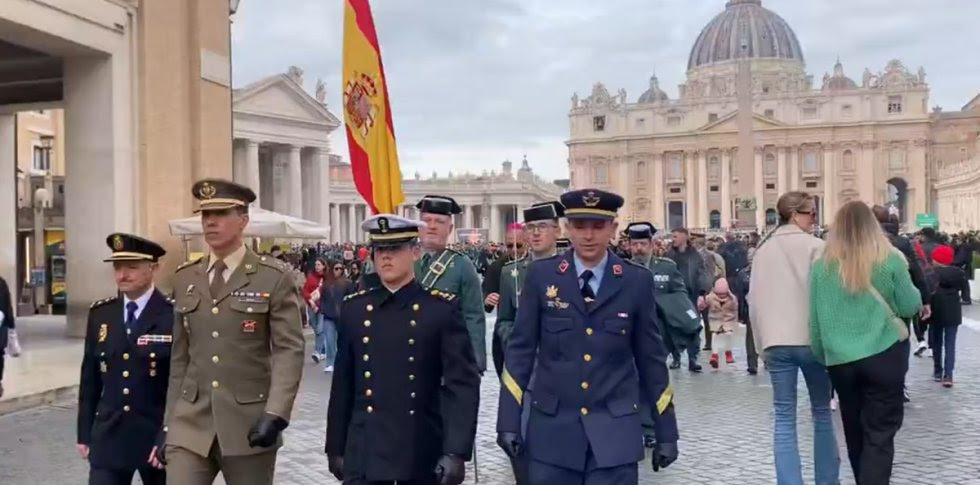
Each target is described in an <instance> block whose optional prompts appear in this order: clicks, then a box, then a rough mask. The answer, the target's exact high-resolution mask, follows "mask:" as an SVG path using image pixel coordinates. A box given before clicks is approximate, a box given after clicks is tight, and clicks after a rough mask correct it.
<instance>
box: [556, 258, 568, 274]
mask: <svg viewBox="0 0 980 485" xmlns="http://www.w3.org/2000/svg"><path fill="white" fill-rule="evenodd" d="M566 271H568V260H567V259H563V260H561V264H559V265H558V272H559V273H564V272H566Z"/></svg>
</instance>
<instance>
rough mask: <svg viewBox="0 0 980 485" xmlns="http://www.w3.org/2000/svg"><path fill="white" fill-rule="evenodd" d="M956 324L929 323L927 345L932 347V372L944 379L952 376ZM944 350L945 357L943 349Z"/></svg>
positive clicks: (954, 363) (954, 359)
mask: <svg viewBox="0 0 980 485" xmlns="http://www.w3.org/2000/svg"><path fill="white" fill-rule="evenodd" d="M958 328H959V327H958V326H955V325H951V326H948V327H941V326H939V325H929V346H930V347H932V363H933V373H934V374H935V375H937V376H939V377H943V378H946V379H952V378H953V367H954V366H955V365H956V330H957V329H958ZM944 350H945V351H946V355H945V357H946V358H945V359H944V358H943V351H944Z"/></svg>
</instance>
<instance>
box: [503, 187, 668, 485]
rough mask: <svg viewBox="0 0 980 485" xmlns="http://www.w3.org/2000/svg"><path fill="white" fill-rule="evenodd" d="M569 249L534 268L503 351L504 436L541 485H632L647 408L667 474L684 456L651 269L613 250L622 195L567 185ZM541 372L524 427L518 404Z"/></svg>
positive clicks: (657, 460) (659, 463) (658, 462)
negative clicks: (647, 407) (648, 405)
mask: <svg viewBox="0 0 980 485" xmlns="http://www.w3.org/2000/svg"><path fill="white" fill-rule="evenodd" d="M561 202H562V204H563V205H564V206H565V218H566V219H567V220H568V223H567V224H566V233H567V234H568V235H569V238H570V239H571V241H572V249H570V250H569V251H568V252H566V253H564V254H562V255H559V256H554V257H551V258H548V259H543V260H540V261H535V262H534V263H532V264H531V265H530V267H529V268H528V274H527V277H526V278H525V280H524V289H523V291H522V292H521V298H520V304H519V305H518V310H517V321H516V323H515V325H514V330H513V333H512V334H511V337H510V342H509V343H508V345H507V350H506V354H505V356H504V366H505V370H504V373H503V375H502V376H501V381H502V383H503V386H502V389H501V392H500V406H499V408H498V417H497V433H498V436H497V443H498V444H499V445H500V446H501V448H503V449H504V451H505V452H506V453H507V454H508V455H509V456H511V457H514V456H519V455H521V454H524V455H525V456H526V458H527V459H528V462H529V465H528V470H529V474H528V475H529V482H530V483H532V484H534V485H566V484H580V485H582V484H584V485H631V484H632V485H635V484H636V483H637V482H638V469H637V463H638V462H639V461H640V460H642V459H643V457H644V451H643V431H642V428H641V425H640V421H641V419H640V412H641V411H640V403H641V402H643V401H644V400H646V401H647V402H649V403H651V405H652V406H651V407H652V408H653V411H652V414H653V416H652V418H653V421H654V427H655V429H656V438H657V443H656V446H655V447H654V450H653V454H652V457H651V462H652V464H653V469H654V470H655V471H656V470H659V469H660V468H662V467H666V466H668V465H670V464H671V463H673V462H674V460H676V459H677V439H678V434H677V421H676V418H675V416H674V408H673V391H672V390H671V387H670V382H669V375H668V371H667V365H666V351H665V349H664V345H663V341H662V340H661V336H660V330H659V328H658V325H657V319H656V310H655V304H653V300H654V296H653V275H652V274H651V273H650V271H649V270H647V269H646V268H644V267H642V266H639V265H636V264H634V263H630V262H628V261H624V260H623V259H621V258H620V257H619V256H616V254H615V253H614V252H613V251H611V250H610V249H609V248H608V244H609V241H610V240H611V239H612V238H613V236H614V235H615V234H616V229H617V225H616V222H615V218H616V211H617V210H618V209H619V208H620V207H621V206H622V205H623V198H622V197H620V196H618V195H616V194H612V193H609V192H603V191H600V190H597V189H586V190H577V191H572V192H567V193H565V194H563V195H562V196H561ZM532 370H534V371H535V372H536V376H535V382H534V392H533V396H532V397H531V410H530V416H529V417H528V421H527V431H526V433H523V435H522V431H521V405H522V403H523V400H524V398H525V395H524V390H525V389H527V386H528V382H529V380H530V378H531V373H532Z"/></svg>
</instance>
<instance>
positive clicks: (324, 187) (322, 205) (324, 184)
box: [313, 148, 330, 224]
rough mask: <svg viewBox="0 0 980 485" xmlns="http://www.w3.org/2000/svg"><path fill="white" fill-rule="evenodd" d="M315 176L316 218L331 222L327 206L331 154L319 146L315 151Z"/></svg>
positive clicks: (314, 207)
mask: <svg viewBox="0 0 980 485" xmlns="http://www.w3.org/2000/svg"><path fill="white" fill-rule="evenodd" d="M313 176H314V177H315V178H316V183H314V184H313V185H314V187H316V192H315V193H314V194H313V215H314V217H315V219H314V220H316V221H317V222H319V223H321V224H329V223H330V215H329V212H328V211H327V207H329V206H330V154H329V153H328V152H327V150H324V149H322V148H318V149H316V150H314V152H313Z"/></svg>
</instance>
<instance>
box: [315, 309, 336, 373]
mask: <svg viewBox="0 0 980 485" xmlns="http://www.w3.org/2000/svg"><path fill="white" fill-rule="evenodd" d="M316 341H317V346H318V348H320V347H319V346H320V345H321V342H322V345H323V347H322V348H323V351H322V352H320V353H321V354H324V355H326V359H324V366H326V367H331V366H333V364H334V360H336V358H337V324H336V323H335V322H334V321H333V320H331V319H329V318H327V317H325V316H323V315H320V332H319V333H318V334H317V335H316Z"/></svg>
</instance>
